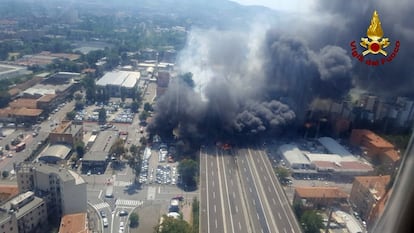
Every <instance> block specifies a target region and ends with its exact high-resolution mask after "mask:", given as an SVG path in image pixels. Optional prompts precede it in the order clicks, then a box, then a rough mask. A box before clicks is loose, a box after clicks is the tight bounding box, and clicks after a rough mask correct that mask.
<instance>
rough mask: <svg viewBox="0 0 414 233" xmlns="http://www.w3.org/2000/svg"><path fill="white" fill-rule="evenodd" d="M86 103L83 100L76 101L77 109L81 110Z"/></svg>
mask: <svg viewBox="0 0 414 233" xmlns="http://www.w3.org/2000/svg"><path fill="white" fill-rule="evenodd" d="M84 106H85V104H84V103H83V102H82V101H76V102H75V110H76V111H79V110H82V109H83V108H84Z"/></svg>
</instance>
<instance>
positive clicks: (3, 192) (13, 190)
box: [0, 184, 19, 203]
mask: <svg viewBox="0 0 414 233" xmlns="http://www.w3.org/2000/svg"><path fill="white" fill-rule="evenodd" d="M17 194H19V188H18V187H17V185H5V184H3V185H0V203H3V202H5V201H7V200H9V199H10V198H11V197H14V196H16V195H17Z"/></svg>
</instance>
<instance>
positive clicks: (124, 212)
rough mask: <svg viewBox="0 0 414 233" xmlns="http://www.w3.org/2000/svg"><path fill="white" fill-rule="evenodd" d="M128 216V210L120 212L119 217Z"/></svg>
mask: <svg viewBox="0 0 414 233" xmlns="http://www.w3.org/2000/svg"><path fill="white" fill-rule="evenodd" d="M127 215H128V211H126V210H121V211H119V216H127Z"/></svg>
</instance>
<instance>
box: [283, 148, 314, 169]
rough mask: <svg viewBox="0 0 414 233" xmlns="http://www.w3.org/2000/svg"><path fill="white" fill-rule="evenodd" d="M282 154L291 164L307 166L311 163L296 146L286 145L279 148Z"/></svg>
mask: <svg viewBox="0 0 414 233" xmlns="http://www.w3.org/2000/svg"><path fill="white" fill-rule="evenodd" d="M279 151H280V153H282V155H283V157H284V158H285V159H286V160H287V161H288V162H289V164H291V165H292V164H307V165H310V164H311V162H310V161H309V159H308V158H306V156H305V155H304V154H303V153H302V152H301V151H300V150H299V148H298V147H297V146H296V145H292V144H286V145H282V146H280V147H279Z"/></svg>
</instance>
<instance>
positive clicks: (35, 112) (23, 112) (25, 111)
mask: <svg viewBox="0 0 414 233" xmlns="http://www.w3.org/2000/svg"><path fill="white" fill-rule="evenodd" d="M42 112H43V110H42V109H29V108H19V109H16V110H15V111H14V115H16V116H23V117H35V116H39V115H40V114H42Z"/></svg>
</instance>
